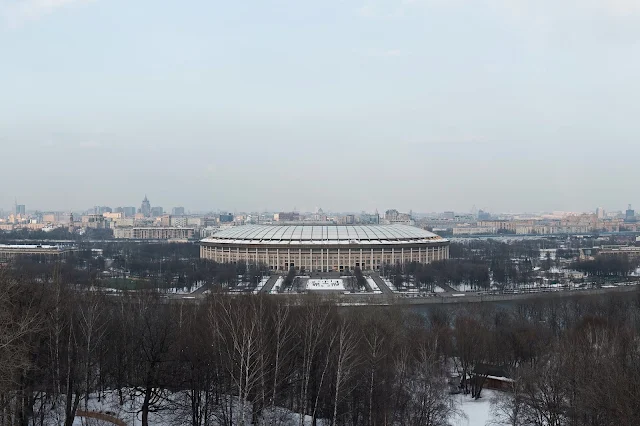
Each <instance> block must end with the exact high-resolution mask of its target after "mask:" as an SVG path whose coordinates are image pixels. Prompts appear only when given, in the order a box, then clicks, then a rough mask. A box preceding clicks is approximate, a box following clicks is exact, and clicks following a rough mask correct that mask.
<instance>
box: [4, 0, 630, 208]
mask: <svg viewBox="0 0 640 426" xmlns="http://www.w3.org/2000/svg"><path fill="white" fill-rule="evenodd" d="M639 105H640V2H639V1H637V0H560V1H558V0H413V1H411V0H405V1H401V0H398V1H395V0H388V1H387V0H380V1H372V2H369V1H366V0H363V1H350V0H322V1H319V0H316V1H310V0H290V1H289V0H283V1H272V0H266V1H225V2H222V1H211V0H188V1H166V0H134V1H131V0H93V1H79V0H0V159H1V160H2V161H1V162H0V167H1V170H2V181H1V182H0V207H4V208H9V207H10V206H12V204H13V198H14V196H17V197H18V200H19V202H20V203H24V204H27V208H28V209H32V208H40V209H71V208H73V209H83V208H88V207H90V206H93V205H110V206H114V207H115V206H120V205H135V206H139V205H140V201H141V199H142V198H143V196H144V194H145V193H146V194H148V196H149V198H150V200H151V202H152V204H153V205H161V206H163V207H165V209H170V208H171V207H172V206H175V205H184V206H185V207H187V209H192V210H196V209H197V210H200V209H208V208H214V209H229V210H238V211H239V210H256V209H259V210H262V209H273V210H276V209H278V210H280V209H282V210H288V209H293V208H294V207H297V208H298V209H299V210H311V209H313V208H314V207H316V206H320V207H322V208H324V209H325V210H354V211H359V210H373V209H375V208H378V209H380V210H384V209H387V208H397V209H399V210H409V209H413V210H414V211H436V210H449V209H452V210H457V211H468V210H470V209H471V207H472V206H473V205H475V206H476V207H477V208H486V209H489V210H491V211H525V210H530V211H531V210H536V211H540V210H587V209H595V207H597V206H599V205H602V206H604V207H605V208H609V209H612V208H616V209H622V208H625V207H626V204H627V203H634V204H637V207H638V208H640V190H639V189H640V188H639V186H640V185H639V183H640V166H639V162H638V158H639V155H640V106H639Z"/></svg>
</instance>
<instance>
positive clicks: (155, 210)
mask: <svg viewBox="0 0 640 426" xmlns="http://www.w3.org/2000/svg"><path fill="white" fill-rule="evenodd" d="M163 214H164V209H163V208H162V207H160V206H156V207H151V216H152V217H159V216H162V215H163Z"/></svg>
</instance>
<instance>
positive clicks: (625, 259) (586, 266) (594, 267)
mask: <svg viewBox="0 0 640 426" xmlns="http://www.w3.org/2000/svg"><path fill="white" fill-rule="evenodd" d="M638 266H640V260H639V259H634V258H630V257H629V256H619V255H617V256H607V255H598V256H596V257H595V258H594V259H593V260H579V261H577V262H575V263H574V265H573V267H574V268H575V269H577V270H578V271H582V272H585V273H587V274H589V275H593V276H596V277H627V276H628V275H629V274H630V273H631V272H633V271H635V270H636V268H638Z"/></svg>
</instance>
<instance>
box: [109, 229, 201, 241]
mask: <svg viewBox="0 0 640 426" xmlns="http://www.w3.org/2000/svg"><path fill="white" fill-rule="evenodd" d="M113 236H114V238H118V239H127V240H170V239H190V238H193V237H194V236H195V229H194V228H179V227H166V226H150V227H131V228H116V229H114V230H113Z"/></svg>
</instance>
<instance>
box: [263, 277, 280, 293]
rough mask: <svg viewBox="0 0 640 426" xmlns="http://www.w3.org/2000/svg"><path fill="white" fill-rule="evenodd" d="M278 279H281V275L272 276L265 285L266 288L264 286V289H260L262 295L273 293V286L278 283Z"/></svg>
mask: <svg viewBox="0 0 640 426" xmlns="http://www.w3.org/2000/svg"><path fill="white" fill-rule="evenodd" d="M278 277H280V275H271V276H270V277H269V279H268V280H267V282H266V283H264V286H262V289H260V293H265V294H269V293H271V290H272V289H273V286H274V285H275V284H276V281H278Z"/></svg>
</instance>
